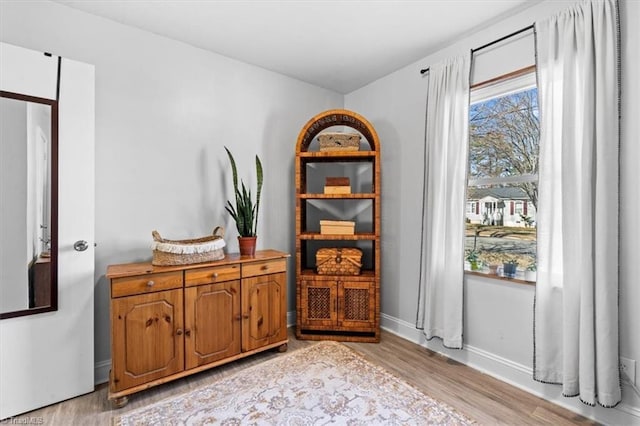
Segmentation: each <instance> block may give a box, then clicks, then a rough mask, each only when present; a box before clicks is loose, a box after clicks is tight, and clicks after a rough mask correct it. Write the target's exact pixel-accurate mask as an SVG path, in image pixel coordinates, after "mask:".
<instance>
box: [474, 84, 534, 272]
mask: <svg viewBox="0 0 640 426" xmlns="http://www.w3.org/2000/svg"><path fill="white" fill-rule="evenodd" d="M538 142H539V116H538V101H537V88H536V82H535V73H534V72H533V71H531V72H528V73H524V74H521V75H518V76H516V77H513V78H508V79H507V78H505V79H503V80H500V81H498V82H496V83H492V84H491V85H486V86H482V87H479V88H475V89H472V92H471V105H470V108H469V169H468V186H467V209H466V218H465V221H466V224H465V226H466V240H465V259H466V260H467V262H465V269H472V270H476V271H478V272H484V273H492V274H499V275H502V274H504V272H503V269H504V268H503V265H504V263H505V262H508V261H515V262H517V263H518V273H517V276H516V277H515V278H522V277H523V276H524V271H525V269H527V267H529V266H532V265H535V259H536V207H537V198H538V184H537V182H538ZM471 205H474V206H477V207H478V208H477V209H475V210H474V209H472V208H470V206H471Z"/></svg>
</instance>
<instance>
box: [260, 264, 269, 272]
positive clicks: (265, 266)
mask: <svg viewBox="0 0 640 426" xmlns="http://www.w3.org/2000/svg"><path fill="white" fill-rule="evenodd" d="M261 269H262V270H263V271H266V270H268V269H269V265H262V268H261Z"/></svg>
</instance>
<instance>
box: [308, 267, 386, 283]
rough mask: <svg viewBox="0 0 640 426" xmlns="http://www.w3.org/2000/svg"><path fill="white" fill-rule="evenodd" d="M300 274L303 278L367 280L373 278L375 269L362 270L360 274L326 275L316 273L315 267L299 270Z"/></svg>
mask: <svg viewBox="0 0 640 426" xmlns="http://www.w3.org/2000/svg"><path fill="white" fill-rule="evenodd" d="M300 275H301V276H302V277H303V278H316V279H323V280H337V279H340V280H342V281H348V280H352V281H360V280H363V281H369V280H371V279H373V278H375V276H376V274H375V271H371V270H362V271H361V272H360V275H326V274H318V273H317V272H316V270H315V269H310V268H307V269H303V270H302V271H301V272H300Z"/></svg>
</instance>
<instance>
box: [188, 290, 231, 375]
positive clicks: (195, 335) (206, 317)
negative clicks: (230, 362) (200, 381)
mask: <svg viewBox="0 0 640 426" xmlns="http://www.w3.org/2000/svg"><path fill="white" fill-rule="evenodd" d="M184 329H185V330H184V335H185V341H184V344H185V364H186V368H187V369H189V368H194V367H198V366H200V365H204V364H208V363H210V362H213V361H217V360H219V359H222V358H227V357H230V356H233V355H236V354H239V353H240V281H239V280H235V281H227V282H224V283H220V284H208V285H200V286H197V287H189V288H187V289H185V326H184Z"/></svg>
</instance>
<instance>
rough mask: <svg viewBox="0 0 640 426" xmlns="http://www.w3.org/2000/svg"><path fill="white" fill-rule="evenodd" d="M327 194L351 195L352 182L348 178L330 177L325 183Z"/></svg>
mask: <svg viewBox="0 0 640 426" xmlns="http://www.w3.org/2000/svg"><path fill="white" fill-rule="evenodd" d="M324 193H325V194H351V181H350V180H349V178H348V177H328V178H326V179H325V183H324Z"/></svg>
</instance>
